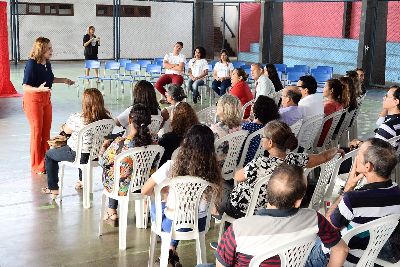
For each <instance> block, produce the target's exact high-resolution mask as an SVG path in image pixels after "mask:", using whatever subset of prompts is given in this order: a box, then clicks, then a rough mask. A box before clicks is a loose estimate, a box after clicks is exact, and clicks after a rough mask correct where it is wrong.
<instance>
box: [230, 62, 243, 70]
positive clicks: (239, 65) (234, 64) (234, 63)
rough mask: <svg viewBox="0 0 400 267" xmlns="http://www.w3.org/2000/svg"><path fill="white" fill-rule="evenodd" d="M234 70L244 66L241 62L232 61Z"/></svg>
mask: <svg viewBox="0 0 400 267" xmlns="http://www.w3.org/2000/svg"><path fill="white" fill-rule="evenodd" d="M231 63H232V65H233V67H234V68H235V69H238V68H241V67H242V66H243V65H246V63H244V62H243V61H232V62H231Z"/></svg>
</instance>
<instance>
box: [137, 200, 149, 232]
mask: <svg viewBox="0 0 400 267" xmlns="http://www.w3.org/2000/svg"><path fill="white" fill-rule="evenodd" d="M135 213H136V228H140V229H146V228H147V220H148V214H147V205H146V199H140V200H135Z"/></svg>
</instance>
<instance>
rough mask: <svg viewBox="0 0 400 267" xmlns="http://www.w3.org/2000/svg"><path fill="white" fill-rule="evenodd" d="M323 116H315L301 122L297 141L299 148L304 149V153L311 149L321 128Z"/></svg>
mask: <svg viewBox="0 0 400 267" xmlns="http://www.w3.org/2000/svg"><path fill="white" fill-rule="evenodd" d="M323 118H324V115H323V114H319V115H315V116H313V117H311V118H309V119H306V120H304V121H303V124H302V125H301V128H300V131H299V134H298V135H297V139H298V140H299V146H301V147H303V148H304V151H309V150H311V149H312V148H313V144H314V139H315V137H316V136H317V134H318V132H319V129H320V128H321V124H322V120H323Z"/></svg>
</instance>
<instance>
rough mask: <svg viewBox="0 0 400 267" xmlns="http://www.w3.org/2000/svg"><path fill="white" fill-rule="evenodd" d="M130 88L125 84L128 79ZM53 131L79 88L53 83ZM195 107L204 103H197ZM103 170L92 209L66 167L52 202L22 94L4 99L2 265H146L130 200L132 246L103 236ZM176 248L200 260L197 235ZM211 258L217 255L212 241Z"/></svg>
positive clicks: (367, 115)
mask: <svg viewBox="0 0 400 267" xmlns="http://www.w3.org/2000/svg"><path fill="white" fill-rule="evenodd" d="M52 65H53V72H54V73H55V75H56V77H68V78H71V79H74V80H76V77H77V76H79V75H82V74H83V68H82V65H83V64H82V62H70V63H60V62H53V64H52ZM23 68H24V64H20V65H18V66H13V65H12V66H11V80H12V82H13V84H14V86H15V87H16V89H17V90H18V91H19V92H22V86H21V83H22V77H23ZM106 89H107V90H106V96H105V101H106V106H107V107H108V108H109V110H110V111H111V112H112V114H113V115H114V116H116V115H118V114H119V113H120V112H121V111H123V110H124V109H125V108H126V107H128V106H129V105H130V102H131V101H130V97H129V94H127V93H126V95H125V97H124V99H121V100H118V101H117V100H115V96H114V95H113V96H110V95H109V93H108V84H106ZM126 89H127V90H128V86H126ZM384 94H385V92H384V91H382V90H380V91H379V90H371V91H369V92H368V95H367V98H366V100H365V102H364V105H363V107H362V112H361V114H360V117H359V120H358V124H359V134H360V137H362V138H365V137H369V136H372V135H373V132H372V131H373V129H374V128H375V125H374V122H375V120H376V118H377V114H378V112H379V110H380V107H381V102H382V101H381V100H382V96H383V95H384ZM52 103H53V124H52V135H56V134H57V133H58V128H59V126H60V125H61V124H62V123H64V122H65V120H66V119H67V118H68V116H69V114H71V113H72V112H78V111H80V110H81V99H80V98H78V97H77V95H76V88H74V87H68V86H65V85H55V86H54V87H53V91H52ZM195 108H196V110H199V109H201V108H202V107H200V105H199V104H198V105H196V107H195ZM100 174H101V169H100V168H98V169H96V170H95V172H94V194H93V201H92V204H93V206H92V208H91V209H87V210H85V209H83V208H82V195H81V192H80V191H76V190H75V189H74V184H75V182H76V180H77V178H78V172H77V171H76V170H75V169H68V168H67V170H66V174H65V182H64V198H63V201H62V203H60V202H59V200H56V201H55V202H53V201H51V199H50V198H49V197H48V196H47V195H42V194H41V193H40V188H41V187H43V186H45V185H46V184H47V179H46V176H44V175H41V176H40V175H35V174H32V173H31V172H30V168H29V125H28V122H27V120H26V117H25V114H24V113H23V110H22V98H0V216H1V219H0V266H1V267H6V266H96V267H100V266H147V259H148V246H149V238H150V230H149V229H147V230H142V229H136V227H135V221H134V215H133V214H134V213H133V205H132V206H130V214H129V221H128V231H127V250H126V251H123V252H120V251H119V250H118V228H111V227H106V228H105V233H104V235H103V236H102V237H100V238H99V237H98V235H97V231H98V223H99V219H100V218H99V212H100V196H101V190H102V185H101V178H100V177H101V176H100ZM217 230H218V229H217V227H214V228H211V230H210V232H209V233H208V234H207V244H208V242H209V241H212V240H215V239H216V238H217V233H218V231H217ZM178 251H179V254H180V257H181V262H182V264H183V266H194V265H195V262H196V260H195V246H194V242H190V241H188V242H182V243H181V244H180V246H179V250H178ZM207 259H208V262H214V261H215V259H214V257H213V251H212V250H211V249H210V248H209V246H208V245H207Z"/></svg>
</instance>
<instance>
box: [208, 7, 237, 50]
mask: <svg viewBox="0 0 400 267" xmlns="http://www.w3.org/2000/svg"><path fill="white" fill-rule="evenodd" d="M214 2H215V1H214ZM223 16H224V7H223V6H222V5H221V4H220V5H218V6H214V16H213V20H214V27H220V29H221V31H222V32H223V28H222V22H221V17H223ZM225 20H226V23H228V25H229V27H230V28H231V29H232V31H233V33H234V34H235V38H232V35H231V33H230V31H229V30H228V28H227V27H225V39H226V40H227V41H228V43H229V44H230V46H231V47H232V49H233V50H234V51H235V52H236V53H237V40H238V35H239V28H238V27H239V6H238V5H235V6H232V4H231V5H230V6H228V5H226V6H225Z"/></svg>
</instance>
